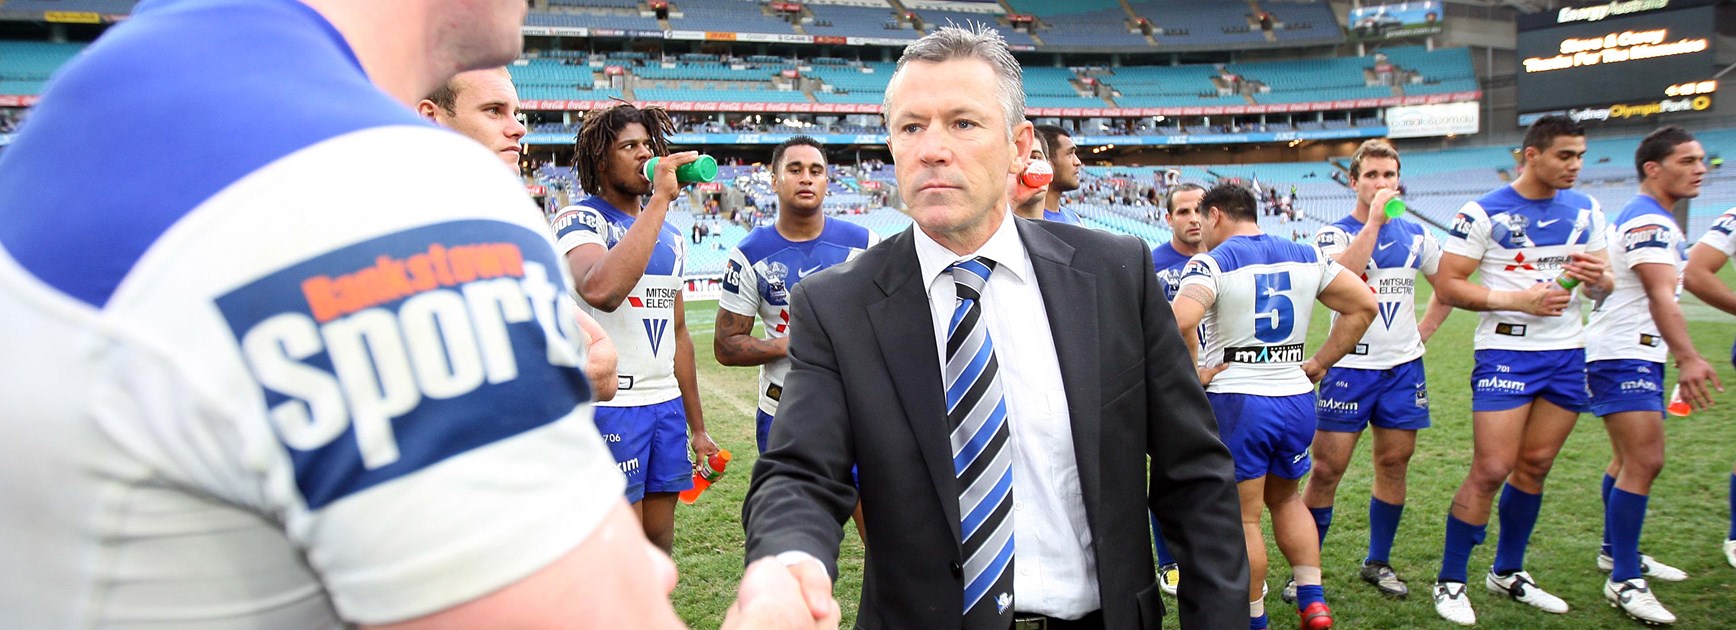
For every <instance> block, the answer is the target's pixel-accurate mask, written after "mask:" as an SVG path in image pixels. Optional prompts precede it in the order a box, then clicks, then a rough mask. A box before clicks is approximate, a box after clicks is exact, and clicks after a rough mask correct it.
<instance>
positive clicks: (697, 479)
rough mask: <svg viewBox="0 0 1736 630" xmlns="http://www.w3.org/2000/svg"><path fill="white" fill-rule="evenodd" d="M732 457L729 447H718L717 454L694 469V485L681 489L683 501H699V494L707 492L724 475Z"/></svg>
mask: <svg viewBox="0 0 1736 630" xmlns="http://www.w3.org/2000/svg"><path fill="white" fill-rule="evenodd" d="M730 457H731V455H730V454H729V449H718V451H717V454H716V455H712V456H711V457H710V458H707V459H706V460H705V461H703V462H700V463H699V469H698V470H695V471H693V487H692V488H689V489H687V490H682V491H681V502H682V503H686V504H688V505H693V502H694V501H698V500H699V495H701V494H705V490H706V488H710V487H711V484H712V482H715V481H717V480H718V479H721V478H722V477H723V469H724V467H726V466H728V465H729V458H730Z"/></svg>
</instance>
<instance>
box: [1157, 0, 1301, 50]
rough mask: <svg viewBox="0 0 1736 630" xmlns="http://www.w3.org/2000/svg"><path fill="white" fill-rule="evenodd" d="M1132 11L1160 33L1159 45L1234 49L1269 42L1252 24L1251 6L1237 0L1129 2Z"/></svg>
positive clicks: (1264, 34) (1263, 33) (1262, 32)
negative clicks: (1149, 22)
mask: <svg viewBox="0 0 1736 630" xmlns="http://www.w3.org/2000/svg"><path fill="white" fill-rule="evenodd" d="M1128 6H1129V7H1132V9H1133V12H1134V13H1135V14H1137V15H1139V16H1140V17H1143V18H1145V19H1147V20H1150V21H1151V24H1152V26H1153V27H1154V28H1156V29H1158V30H1159V31H1160V32H1159V33H1157V34H1156V35H1154V36H1155V37H1156V38H1157V42H1158V44H1160V45H1161V44H1175V45H1187V46H1200V45H1210V46H1234V45H1237V44H1249V43H1255V42H1261V43H1264V42H1267V41H1270V40H1268V39H1266V33H1265V31H1262V30H1260V29H1259V28H1257V27H1251V26H1250V25H1249V15H1250V14H1251V13H1252V7H1250V6H1249V5H1248V3H1246V2H1240V1H1236V0H1198V1H1195V2H1129V3H1128Z"/></svg>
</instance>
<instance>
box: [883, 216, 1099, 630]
mask: <svg viewBox="0 0 1736 630" xmlns="http://www.w3.org/2000/svg"><path fill="white" fill-rule="evenodd" d="M977 256H981V257H984V258H987V259H989V260H993V261H995V269H994V273H991V274H989V279H988V284H987V285H986V286H985V287H984V289H983V301H982V307H983V322H985V323H986V324H987V325H988V334H989V338H990V339H991V340H992V341H993V343H994V352H995V358H996V360H997V362H998V363H999V364H1000V378H1001V391H1003V392H1004V393H1005V396H1006V402H1007V418H1008V422H1009V428H1010V429H1011V434H1010V435H1009V441H1008V445H1009V446H1011V448H1012V455H1013V463H1012V469H1013V541H1014V542H1013V569H1014V574H1013V608H1014V609H1015V610H1017V611H1019V612H1023V613H1035V614H1041V615H1048V616H1050V617H1056V618H1061V619H1078V618H1079V617H1082V616H1084V615H1085V614H1086V613H1089V612H1091V611H1094V610H1097V609H1098V608H1101V607H1102V606H1101V603H1100V601H1099V599H1100V594H1099V592H1098V588H1097V566H1096V565H1097V562H1096V557H1095V556H1094V555H1093V552H1092V544H1091V529H1090V527H1089V526H1088V525H1087V523H1086V521H1085V502H1084V499H1083V498H1082V497H1081V495H1080V493H1081V490H1080V487H1079V465H1078V461H1077V460H1076V459H1075V458H1074V456H1073V431H1072V425H1071V424H1070V421H1069V414H1068V412H1067V392H1066V391H1065V390H1064V389H1063V388H1062V387H1061V363H1060V360H1059V359H1057V358H1056V355H1055V340H1054V337H1053V336H1052V335H1051V334H1050V329H1049V318H1048V316H1047V315H1046V311H1045V310H1043V294H1042V292H1041V291H1039V290H1038V289H1037V276H1036V275H1035V274H1034V273H1033V272H1032V269H1031V259H1030V258H1029V257H1028V256H1027V255H1026V253H1025V243H1024V241H1021V240H1019V232H1018V229H1017V228H1016V227H1015V226H1014V219H1013V215H1012V213H1011V212H1010V211H1009V212H1008V213H1007V215H1006V216H1004V217H1002V220H1001V226H1000V229H998V230H996V231H995V233H994V235H993V236H990V237H989V240H988V242H987V243H984V244H983V246H982V247H981V248H980V249H978V250H977V251H976V252H975V253H972V254H970V255H968V256H959V255H957V254H954V253H952V251H950V250H948V249H946V248H945V247H942V246H941V245H940V244H939V243H937V242H935V241H934V239H933V238H930V237H929V236H928V235H927V234H925V233H923V231H922V230H921V229H920V228H919V229H917V230H916V258H917V260H918V262H919V263H920V264H921V270H922V278H923V280H925V281H926V282H927V283H928V301H929V311H930V315H931V316H932V317H933V319H934V336H935V349H936V351H937V353H938V356H939V358H940V361H939V362H938V363H936V364H935V369H936V374H935V375H936V377H939V378H944V377H943V376H942V375H943V374H945V362H946V331H947V326H948V323H949V321H950V320H951V318H952V312H953V309H954V306H955V304H956V303H957V300H958V294H957V292H956V290H955V288H954V285H953V279H952V273H951V272H949V271H947V267H948V266H949V265H951V264H953V263H955V262H958V261H961V260H968V259H970V258H974V257H977Z"/></svg>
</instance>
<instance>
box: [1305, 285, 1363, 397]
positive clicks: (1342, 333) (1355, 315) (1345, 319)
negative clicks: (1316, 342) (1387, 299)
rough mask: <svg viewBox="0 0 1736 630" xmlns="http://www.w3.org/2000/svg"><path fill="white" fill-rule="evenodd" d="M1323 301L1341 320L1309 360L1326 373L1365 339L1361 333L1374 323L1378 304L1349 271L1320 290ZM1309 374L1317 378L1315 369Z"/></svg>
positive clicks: (1333, 325)
mask: <svg viewBox="0 0 1736 630" xmlns="http://www.w3.org/2000/svg"><path fill="white" fill-rule="evenodd" d="M1320 303H1321V304H1325V305H1326V308H1330V309H1332V310H1334V311H1337V312H1338V320H1337V321H1335V322H1333V323H1332V330H1330V331H1328V332H1327V333H1326V342H1325V343H1322V344H1320V349H1319V350H1317V351H1315V353H1314V356H1313V358H1310V359H1309V360H1308V362H1309V363H1313V364H1315V365H1316V366H1318V368H1319V370H1320V372H1321V373H1324V372H1325V370H1326V369H1327V368H1330V367H1332V366H1333V365H1336V364H1337V363H1338V360H1339V359H1342V358H1344V355H1346V354H1349V353H1350V351H1351V350H1354V349H1355V348H1356V342H1358V341H1361V340H1362V334H1363V333H1365V332H1368V325H1369V324H1371V323H1373V322H1374V313H1375V308H1376V307H1375V305H1374V294H1372V293H1369V292H1368V285H1366V284H1363V283H1362V281H1361V280H1360V279H1359V278H1357V277H1356V274H1352V273H1349V272H1340V273H1339V274H1338V275H1336V276H1333V278H1332V281H1331V282H1329V283H1327V285H1326V290H1325V291H1322V292H1321V293H1320ZM1305 367H1306V366H1305ZM1309 377H1310V378H1313V379H1314V380H1318V379H1317V378H1315V374H1314V372H1313V371H1312V370H1310V371H1309Z"/></svg>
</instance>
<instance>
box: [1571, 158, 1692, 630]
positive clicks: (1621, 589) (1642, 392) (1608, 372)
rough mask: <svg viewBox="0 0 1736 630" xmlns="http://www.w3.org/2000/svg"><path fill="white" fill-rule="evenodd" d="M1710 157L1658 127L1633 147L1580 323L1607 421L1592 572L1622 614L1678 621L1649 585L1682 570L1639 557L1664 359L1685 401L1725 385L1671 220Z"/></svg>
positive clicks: (1660, 446)
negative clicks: (1688, 306)
mask: <svg viewBox="0 0 1736 630" xmlns="http://www.w3.org/2000/svg"><path fill="white" fill-rule="evenodd" d="M1705 160H1706V152H1705V151H1704V150H1703V149H1701V148H1700V143H1699V142H1697V141H1695V140H1694V137H1693V136H1692V135H1690V134H1689V133H1688V132H1686V131H1683V130H1682V128H1681V127H1676V126H1669V127H1664V128H1661V129H1658V130H1657V131H1654V132H1652V133H1651V134H1649V135H1647V136H1646V137H1645V139H1644V140H1642V141H1640V145H1639V148H1638V149H1636V150H1635V151H1634V168H1635V169H1636V170H1638V171H1639V178H1640V193H1639V194H1638V195H1635V196H1634V198H1633V200H1632V201H1629V202H1628V204H1627V206H1626V207H1623V208H1622V210H1621V213H1620V214H1618V215H1616V219H1615V220H1614V221H1613V222H1611V223H1610V228H1609V235H1608V237H1607V238H1606V240H1607V241H1608V242H1609V243H1610V244H1611V245H1612V246H1611V247H1610V254H1609V258H1610V269H1611V271H1612V272H1613V273H1614V275H1615V291H1613V292H1611V293H1610V295H1609V297H1608V298H1606V299H1604V300H1603V301H1602V302H1600V303H1598V305H1597V308H1596V309H1594V310H1592V312H1591V321H1590V323H1588V324H1587V325H1586V328H1585V337H1586V348H1585V354H1586V357H1585V359H1586V364H1585V368H1586V380H1587V381H1588V383H1589V384H1590V386H1591V413H1592V414H1593V415H1596V416H1599V417H1601V418H1603V427H1604V430H1605V431H1607V432H1608V433H1609V441H1610V446H1611V450H1612V451H1613V454H1614V455H1613V457H1612V458H1611V460H1610V464H1609V468H1608V469H1607V470H1606V471H1605V473H1604V476H1603V492H1602V495H1603V501H1604V523H1603V549H1602V550H1601V551H1600V552H1599V553H1598V555H1597V565H1598V568H1600V569H1603V570H1605V571H1610V576H1609V580H1607V581H1606V582H1604V586H1603V596H1604V598H1606V599H1608V600H1609V601H1610V603H1612V604H1615V605H1616V606H1617V607H1618V608H1620V609H1621V610H1622V612H1625V613H1627V614H1628V616H1630V617H1633V618H1635V619H1638V620H1640V621H1644V622H1647V623H1654V624H1670V623H1675V622H1676V616H1675V615H1674V614H1672V613H1671V612H1670V611H1669V610H1668V609H1666V608H1664V606H1663V604H1661V603H1659V602H1658V599H1657V596H1656V595H1655V594H1654V593H1653V592H1652V590H1651V588H1650V585H1649V584H1648V582H1647V579H1648V578H1650V579H1652V580H1661V581H1665V582H1680V581H1682V580H1686V579H1688V574H1687V573H1685V572H1683V571H1682V570H1681V569H1677V568H1675V567H1672V566H1669V565H1666V564H1663V563H1661V562H1658V561H1657V560H1656V559H1654V558H1652V557H1650V556H1642V555H1641V554H1640V552H1639V543H1640V530H1641V528H1642V527H1643V526H1644V525H1645V518H1646V504H1647V501H1648V499H1649V496H1650V494H1651V488H1652V481H1653V480H1655V479H1657V476H1658V471H1660V470H1662V469H1663V467H1664V358H1665V355H1666V352H1667V354H1668V355H1671V356H1674V357H1675V358H1676V368H1677V369H1678V370H1680V374H1679V375H1678V376H1677V382H1678V386H1679V387H1681V391H1682V392H1683V394H1685V396H1684V399H1686V400H1688V401H1689V402H1690V403H1691V404H1695V405H1700V406H1705V405H1708V404H1710V403H1711V391H1709V389H1708V386H1709V385H1710V386H1715V387H1719V388H1721V387H1722V386H1721V385H1719V384H1718V380H1717V379H1718V377H1717V375H1716V374H1715V373H1714V372H1713V371H1712V365H1711V364H1710V363H1707V362H1706V359H1705V358H1703V357H1701V356H1700V352H1699V351H1698V350H1695V349H1694V343H1693V340H1692V339H1689V338H1688V322H1687V319H1685V318H1684V317H1682V309H1681V307H1679V306H1677V305H1676V291H1677V287H1679V286H1680V284H1681V269H1682V263H1683V260H1682V249H1681V243H1682V230H1681V228H1680V227H1678V226H1677V225H1676V221H1675V219H1674V218H1673V217H1672V216H1671V215H1670V208H1671V207H1672V206H1674V205H1675V204H1676V202H1677V201H1680V200H1683V199H1691V198H1694V197H1696V196H1699V194H1700V181H1701V179H1702V178H1704V177H1705V175H1706V165H1705Z"/></svg>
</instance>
